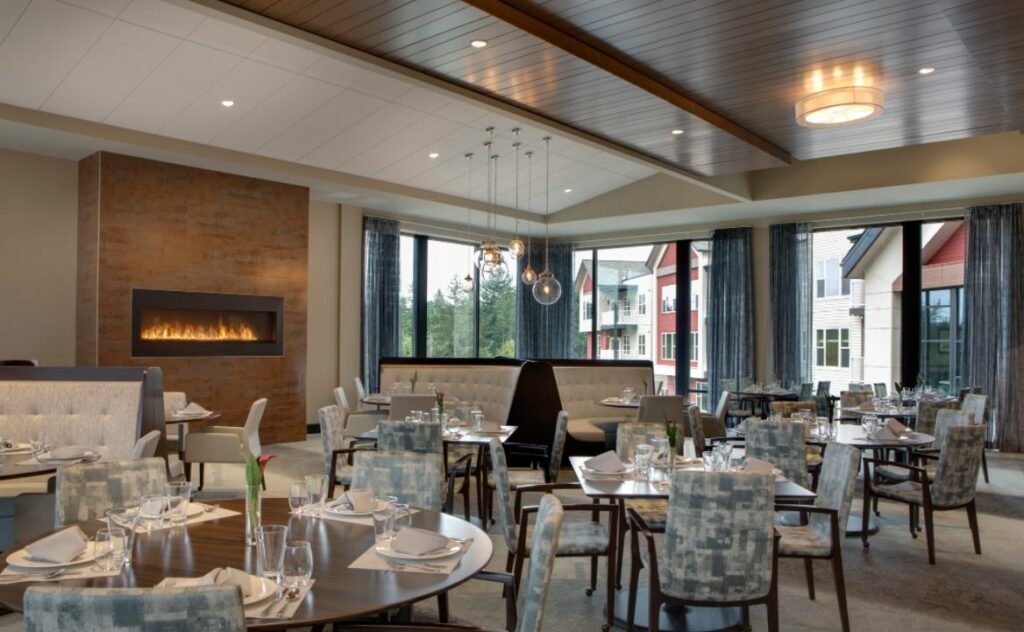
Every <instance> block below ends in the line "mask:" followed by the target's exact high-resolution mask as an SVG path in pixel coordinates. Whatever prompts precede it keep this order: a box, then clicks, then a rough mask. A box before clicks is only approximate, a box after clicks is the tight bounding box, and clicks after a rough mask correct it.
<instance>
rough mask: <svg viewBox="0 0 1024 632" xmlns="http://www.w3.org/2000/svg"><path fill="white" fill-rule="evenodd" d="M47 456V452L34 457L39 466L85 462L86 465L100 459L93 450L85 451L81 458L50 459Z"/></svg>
mask: <svg viewBox="0 0 1024 632" xmlns="http://www.w3.org/2000/svg"><path fill="white" fill-rule="evenodd" d="M49 454H50V452H49V451H47V452H42V453H40V454H39V455H38V456H37V457H36V461H39V463H41V464H46V463H54V464H61V463H63V464H67V465H70V464H72V463H78V462H79V461H85V462H86V463H91V462H93V461H96V460H99V458H100V453H99V452H96V451H95V450H85V452H84V453H83V454H82V455H81V456H75V457H71V458H67V459H51V458H50V457H49V456H47V455H49Z"/></svg>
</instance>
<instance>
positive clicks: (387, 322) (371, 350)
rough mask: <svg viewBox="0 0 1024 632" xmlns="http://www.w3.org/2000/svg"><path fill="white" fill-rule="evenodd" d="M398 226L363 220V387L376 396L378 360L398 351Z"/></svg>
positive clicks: (372, 219)
mask: <svg viewBox="0 0 1024 632" xmlns="http://www.w3.org/2000/svg"><path fill="white" fill-rule="evenodd" d="M400 253H401V248H400V246H399V224H398V222H396V221H392V220H388V219H381V218H379V217H366V218H364V219H363V338H362V346H363V367H362V368H363V383H364V384H365V385H366V390H367V391H368V392H370V393H377V392H380V384H379V383H378V379H379V377H380V375H379V373H380V359H381V358H387V357H394V356H397V355H398V353H399V350H400V344H399V340H400V332H399V319H398V305H399V303H398V297H399V295H400V293H401V287H400V286H401V266H400V263H399V257H400Z"/></svg>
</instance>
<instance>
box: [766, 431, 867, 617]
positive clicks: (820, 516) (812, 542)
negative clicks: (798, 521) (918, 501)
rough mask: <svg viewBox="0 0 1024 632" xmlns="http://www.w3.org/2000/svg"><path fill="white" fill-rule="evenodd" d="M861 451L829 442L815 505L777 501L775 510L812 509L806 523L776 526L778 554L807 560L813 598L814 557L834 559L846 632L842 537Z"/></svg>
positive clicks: (833, 571)
mask: <svg viewBox="0 0 1024 632" xmlns="http://www.w3.org/2000/svg"><path fill="white" fill-rule="evenodd" d="M859 460H860V451H859V450H857V448H854V447H853V446H848V445H843V444H841V443H830V444H829V446H828V449H827V450H826V451H825V459H824V461H823V462H822V466H821V476H820V478H819V481H818V492H817V493H818V495H817V497H816V498H815V499H814V506H813V507H807V506H806V505H776V506H775V509H776V511H797V512H802V513H809V514H810V517H809V519H808V521H807V523H806V524H803V525H800V526H796V527H786V526H777V527H775V528H776V530H777V531H778V532H779V535H781V536H782V538H781V539H780V540H779V557H795V558H802V559H803V560H804V569H805V572H806V574H807V594H808V596H809V597H810V598H811V599H814V570H813V568H814V567H813V560H815V559H831V560H832V576H833V577H834V578H835V583H836V595H837V597H838V599H839V618H840V621H841V622H842V626H843V632H849V630H850V615H849V613H848V611H847V608H846V582H845V580H844V577H843V558H842V551H843V538H844V536H845V534H846V520H847V518H849V516H850V503H851V502H852V501H853V492H854V489H855V488H856V486H857V468H858V466H859Z"/></svg>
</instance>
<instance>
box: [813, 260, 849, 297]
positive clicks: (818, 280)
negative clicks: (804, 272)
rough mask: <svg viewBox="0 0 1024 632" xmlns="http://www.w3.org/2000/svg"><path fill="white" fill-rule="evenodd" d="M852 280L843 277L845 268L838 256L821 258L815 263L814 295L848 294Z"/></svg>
mask: <svg viewBox="0 0 1024 632" xmlns="http://www.w3.org/2000/svg"><path fill="white" fill-rule="evenodd" d="M849 293H850V280H849V279H846V278H843V269H842V266H841V265H840V260H839V258H837V257H830V258H828V259H819V260H818V261H817V262H815V264H814V297H815V298H828V297H832V296H847V295H849Z"/></svg>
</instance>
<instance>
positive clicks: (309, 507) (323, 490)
mask: <svg viewBox="0 0 1024 632" xmlns="http://www.w3.org/2000/svg"><path fill="white" fill-rule="evenodd" d="M326 494H327V476H326V475H325V474H308V475H307V476H306V513H308V514H315V513H316V512H317V511H318V510H319V509H320V507H321V506H322V505H323V504H324V496H325V495H326Z"/></svg>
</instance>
